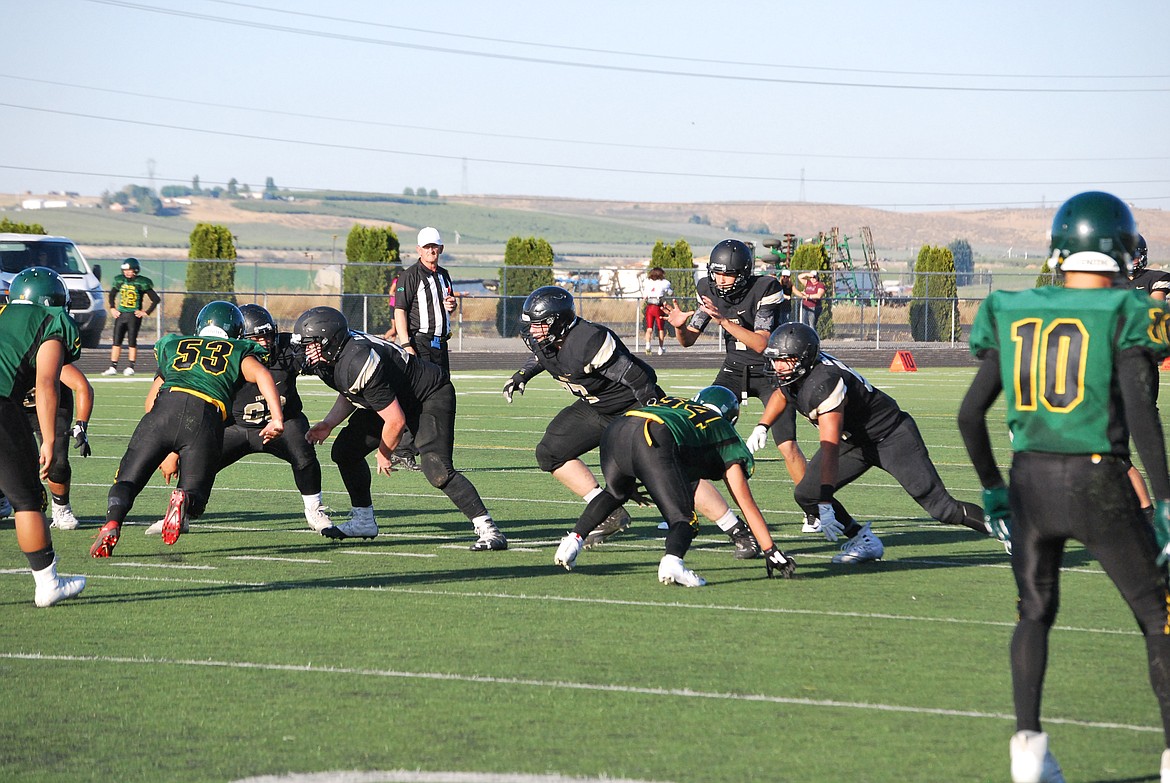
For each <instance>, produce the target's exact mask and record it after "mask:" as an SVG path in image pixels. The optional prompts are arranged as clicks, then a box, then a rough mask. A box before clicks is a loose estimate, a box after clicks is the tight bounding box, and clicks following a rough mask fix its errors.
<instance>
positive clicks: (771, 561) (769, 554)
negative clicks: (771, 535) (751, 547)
mask: <svg viewBox="0 0 1170 783" xmlns="http://www.w3.org/2000/svg"><path fill="white" fill-rule="evenodd" d="M764 567H765V568H767V569H768V578H769V579H771V578H772V577H773V573H778V574H780V578H781V579H791V578H792V577H794V576H796V561H795V560H793V559H792V558H791V557H789V556H788V555H786V554H784V553H783V552H781V551H780V550H779V549H777V548H776V547H774V546H773V547H769V548H768V549H765V550H764Z"/></svg>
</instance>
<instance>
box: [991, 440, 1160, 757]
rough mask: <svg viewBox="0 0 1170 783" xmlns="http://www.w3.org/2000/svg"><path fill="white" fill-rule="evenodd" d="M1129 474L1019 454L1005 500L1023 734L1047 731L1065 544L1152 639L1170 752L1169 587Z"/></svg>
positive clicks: (1119, 466)
mask: <svg viewBox="0 0 1170 783" xmlns="http://www.w3.org/2000/svg"><path fill="white" fill-rule="evenodd" d="M1127 464H1128V463H1127V461H1126V460H1124V459H1122V458H1120V457H1111V456H1099V455H1098V456H1090V455H1087V454H1082V455H1067V454H1038V453H1033V452H1019V453H1017V454H1016V455H1015V458H1014V459H1013V460H1012V468H1011V474H1010V478H1009V484H1008V493H1009V500H1010V502H1011V509H1012V572H1013V573H1014V574H1015V577H1016V589H1017V592H1018V595H1019V599H1018V611H1019V617H1020V619H1019V623H1018V624H1017V625H1016V630H1015V633H1014V634H1013V635H1012V643H1011V659H1012V692H1013V697H1014V700H1015V707H1016V726H1017V730H1019V731H1025V730H1027V731H1040V697H1041V691H1042V688H1043V686H1044V672H1045V669H1046V668H1047V666H1048V632H1049V630H1050V629H1051V628H1052V625H1053V623H1054V622H1055V621H1056V612H1057V609H1058V608H1059V605H1060V566H1061V562H1062V560H1063V558H1064V547H1065V542H1066V541H1068V540H1069V539H1075V540H1077V541H1080V542H1081V543H1082V544H1084V545H1085V549H1087V550H1088V552H1089V554H1090V555H1092V556H1093V558H1094V559H1095V560H1096V561H1097V562H1098V563H1100V564H1101V568H1102V569H1104V571H1105V573H1106V574H1107V575H1108V576H1109V578H1110V579H1111V580H1112V581H1113V584H1114V585H1116V586H1117V590H1118V592H1120V593H1121V597H1122V598H1124V599H1125V602H1126V604H1128V605H1129V608H1130V611H1131V612H1133V616H1134V619H1135V620H1137V624H1138V628H1140V629H1141V632H1142V635H1143V636H1144V637H1145V640H1146V656H1147V659H1148V661H1149V677H1150V684H1151V685H1152V686H1153V689H1154V695H1155V696H1156V697H1157V699H1158V705H1159V707H1160V708H1161V711H1162V730H1163V733H1164V735H1165V737H1164V739H1165V742H1166V746H1167V747H1170V614H1168V609H1167V607H1168V606H1170V585H1168V584H1167V577H1166V569H1165V568H1159V567H1158V566H1157V565H1156V564H1155V560H1156V558H1157V556H1158V545H1157V543H1156V542H1155V540H1154V532H1153V528H1151V527H1150V525H1149V524H1148V523H1147V522H1146V520H1145V517H1144V516H1143V515H1142V513H1141V509H1140V508H1139V507H1138V500H1137V495H1136V494H1135V493H1134V491H1133V486H1132V485H1131V484H1130V482H1129V479H1128V478H1127V477H1126V469H1127ZM1101 674H1102V676H1106V677H1107V676H1109V674H1108V673H1107V672H1104V671H1103V672H1101Z"/></svg>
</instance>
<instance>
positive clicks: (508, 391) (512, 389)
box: [504, 375, 524, 404]
mask: <svg viewBox="0 0 1170 783" xmlns="http://www.w3.org/2000/svg"><path fill="white" fill-rule="evenodd" d="M513 393H518V394H521V395H522V394H524V381H518V380H516V376H515V375H513V376H512V377H511V378H509V379H508V382H507V383H505V384H504V399H505V400H507V401H508V403H509V404H511V402H512V394H513Z"/></svg>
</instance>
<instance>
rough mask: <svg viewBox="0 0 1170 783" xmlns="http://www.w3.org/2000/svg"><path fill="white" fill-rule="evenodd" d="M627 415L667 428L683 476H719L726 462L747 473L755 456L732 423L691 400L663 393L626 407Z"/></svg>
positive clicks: (748, 473) (753, 466) (712, 477)
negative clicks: (648, 402)
mask: <svg viewBox="0 0 1170 783" xmlns="http://www.w3.org/2000/svg"><path fill="white" fill-rule="evenodd" d="M626 415H627V416H635V417H638V418H642V419H649V420H650V421H655V422H658V423H659V424H663V425H665V426H666V428H667V429H668V430H670V434H671V436H672V437H673V438H674V441H675V443H677V444H678V449H679V453H680V454H682V456H683V464H684V465H685V470H686V472H687V478H688V479H690V480H692V481H694V480H697V479H700V478H706V479H718V478H723V474H724V471H725V470H726V469H727V466H728V465H731V464H733V463H736V462H738V463H740V464H741V465H743V469H744V471H745V472H746V473H747V475H748V476H749V477H750V476H751V475H752V472H753V471H754V470H755V468H756V460H755V458H754V457H752V453H751V452H750V451H748V448H747V446H746V445H744V442H743V438H741V437H740V436H739V433H738V432H736V431H735V427H734V426H732V424H731V423H730V422H729V421H727V419H725V418H723V417H722V416H720V415H719V414H718V413H717V412H715V411H713V410H711V409H710V408H708V407H706V406H704V405H701V404H699V403H697V402H693V401H691V400H683V399H680V398H678V397H663V398H662V399H661V400H659V401H658V402H656V403H655V404H653V405H647V406H646V407H645V408H640V409H638V410H632V411H628V412H627V413H626Z"/></svg>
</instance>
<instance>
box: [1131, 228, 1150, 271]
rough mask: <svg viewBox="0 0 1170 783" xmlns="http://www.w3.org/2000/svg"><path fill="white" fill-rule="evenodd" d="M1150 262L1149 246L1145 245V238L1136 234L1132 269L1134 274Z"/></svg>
mask: <svg viewBox="0 0 1170 783" xmlns="http://www.w3.org/2000/svg"><path fill="white" fill-rule="evenodd" d="M1148 263H1150V248H1149V246H1148V245H1146V238H1145V237H1144V236H1142V235H1141V234H1138V238H1137V252H1136V253H1134V255H1133V271H1134V274H1137V273H1138V272H1140V271H1142V270H1143V269H1145V268H1146V264H1148Z"/></svg>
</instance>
